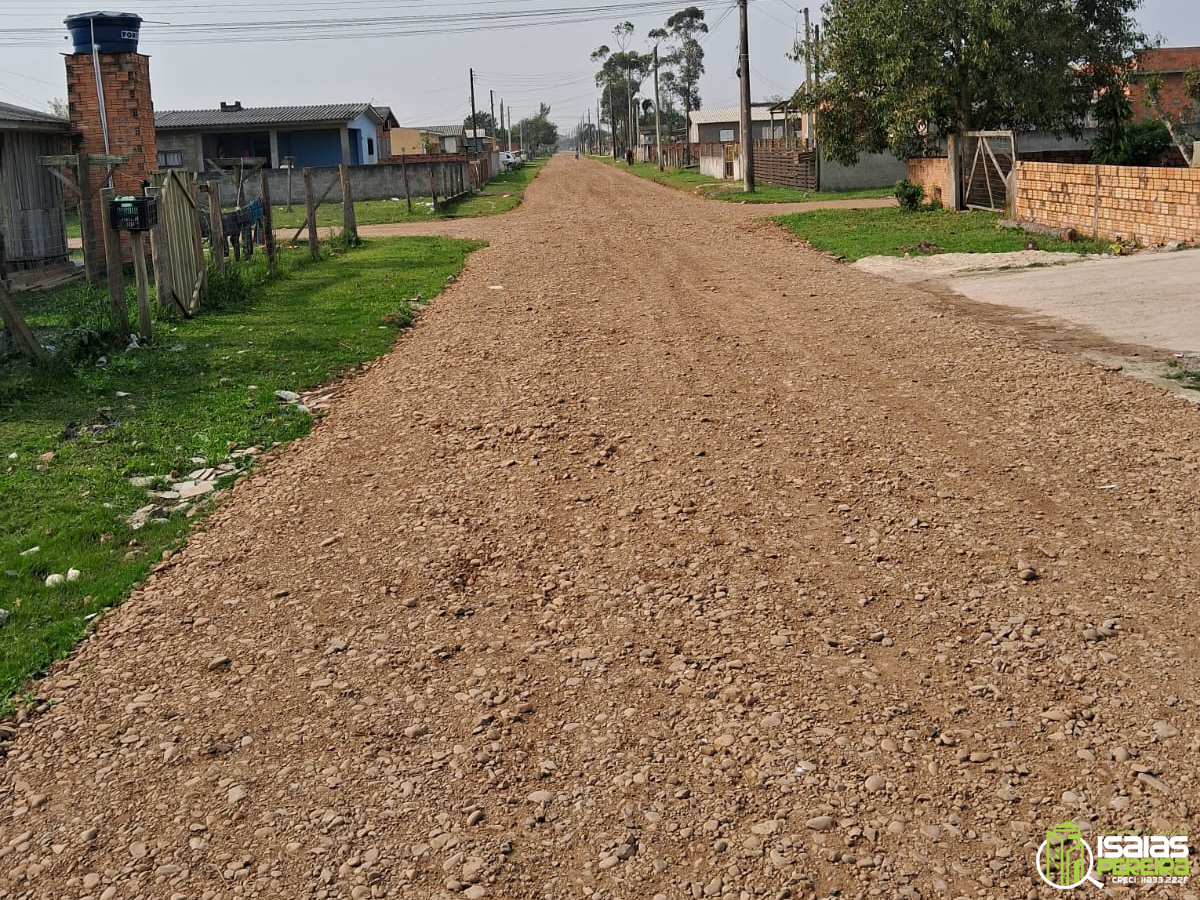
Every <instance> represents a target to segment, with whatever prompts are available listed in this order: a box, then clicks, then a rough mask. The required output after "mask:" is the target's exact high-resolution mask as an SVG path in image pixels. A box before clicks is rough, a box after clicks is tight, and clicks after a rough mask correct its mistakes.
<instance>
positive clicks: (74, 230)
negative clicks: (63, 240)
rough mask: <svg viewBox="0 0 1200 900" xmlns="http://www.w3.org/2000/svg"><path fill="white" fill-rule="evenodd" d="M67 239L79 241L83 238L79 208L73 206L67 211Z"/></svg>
mask: <svg viewBox="0 0 1200 900" xmlns="http://www.w3.org/2000/svg"><path fill="white" fill-rule="evenodd" d="M66 218H67V237H68V238H74V239H75V240H79V239H81V238H82V237H83V226H82V225H80V224H79V207H78V206H72V207H70V208H69V209H67V211H66Z"/></svg>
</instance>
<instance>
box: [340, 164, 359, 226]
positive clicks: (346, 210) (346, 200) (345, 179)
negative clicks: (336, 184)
mask: <svg viewBox="0 0 1200 900" xmlns="http://www.w3.org/2000/svg"><path fill="white" fill-rule="evenodd" d="M338 175H339V176H340V177H341V179H342V237H343V238H345V236H346V235H349V236H350V238H349V239H350V241H351V242H352V243H354V244H357V243H358V220H357V219H356V218H355V216H354V195H353V193H352V192H351V190H350V167H349V166H348V165H346V164H345V163H342V164H341V165H340V166H338Z"/></svg>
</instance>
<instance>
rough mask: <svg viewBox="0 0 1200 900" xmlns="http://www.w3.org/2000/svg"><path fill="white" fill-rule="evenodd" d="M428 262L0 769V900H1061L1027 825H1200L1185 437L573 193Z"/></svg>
mask: <svg viewBox="0 0 1200 900" xmlns="http://www.w3.org/2000/svg"><path fill="white" fill-rule="evenodd" d="M449 224H451V225H453V226H454V228H455V229H458V228H459V227H460V226H461V228H462V230H461V231H457V230H456V231H455V232H454V233H456V234H460V235H463V236H479V237H486V238H487V239H488V240H489V241H490V244H489V246H488V247H487V248H486V249H483V250H481V251H479V252H478V253H477V254H475V255H474V256H473V257H472V258H471V259H470V261H469V262H468V264H467V267H466V269H465V270H464V273H463V275H462V277H461V278H460V279H459V280H458V281H457V283H456V284H454V285H453V286H452V288H451V289H450V290H449V291H448V292H447V293H445V294H444V295H443V296H441V297H439V298H438V299H437V301H436V302H435V303H433V304H432V305H431V306H430V307H429V309H428V310H427V311H426V312H425V314H424V315H423V316H422V318H421V320H420V321H419V322H418V324H417V325H416V326H415V327H414V328H413V329H411V330H410V331H409V332H408V333H406V334H405V335H404V336H402V337H401V339H400V340H399V342H398V343H397V346H396V349H395V351H394V352H393V353H391V354H390V355H389V356H387V357H386V358H384V359H382V360H380V361H379V362H378V363H376V364H374V365H373V366H372V367H370V369H369V370H368V371H367V372H366V373H365V374H363V375H362V376H361V377H359V378H358V379H357V380H356V381H355V382H354V383H353V385H352V387H351V388H349V389H348V390H346V391H345V393H344V394H343V396H342V399H341V401H340V402H339V404H338V405H336V406H335V407H334V408H333V409H332V411H331V413H330V414H329V416H328V417H327V418H326V419H325V420H324V421H323V422H322V423H321V424H320V425H319V427H318V428H317V429H316V430H315V432H314V434H313V435H312V436H311V437H310V438H308V439H306V440H304V441H302V442H299V443H297V444H296V445H294V446H291V447H289V448H286V449H284V450H283V451H281V452H279V453H277V454H274V455H273V457H272V458H271V459H270V460H268V461H267V463H266V464H265V465H264V466H263V467H262V469H261V470H259V471H258V472H257V473H256V474H255V475H254V476H253V477H251V478H250V479H248V480H247V481H245V482H243V483H241V484H239V485H238V486H237V487H236V488H235V489H234V491H233V492H232V496H231V497H230V499H229V501H228V502H227V503H225V504H224V505H223V506H222V507H221V509H220V510H219V511H218V512H217V513H216V514H215V515H214V516H213V517H212V518H211V519H210V520H209V521H208V523H207V525H206V527H205V529H204V531H203V532H201V533H199V534H197V535H195V536H194V538H193V539H192V540H191V541H190V543H189V545H188V547H187V548H186V549H185V550H184V551H182V552H181V553H180V554H179V555H178V556H177V557H176V558H175V559H174V560H172V561H171V563H170V564H169V565H168V566H167V567H165V568H164V569H163V570H162V571H160V572H158V573H157V574H156V575H154V576H153V577H152V578H151V579H150V580H149V581H148V583H147V584H146V585H145V586H144V587H143V588H142V589H140V590H138V591H137V592H136V593H135V595H134V597H133V598H132V599H131V600H130V602H128V603H127V604H126V605H125V606H123V607H122V608H121V609H119V610H117V611H115V612H114V613H113V614H112V615H110V616H109V617H108V618H107V619H106V620H105V621H104V622H103V623H102V624H101V626H100V627H99V628H98V630H97V633H96V635H95V636H94V637H93V638H92V639H90V640H89V641H87V642H86V643H85V644H84V645H83V646H82V647H81V648H80V650H79V652H78V654H77V655H76V656H75V657H74V658H73V659H72V660H70V661H69V662H66V663H63V664H61V665H59V666H57V667H55V669H54V671H53V672H52V673H51V674H50V675H49V676H48V677H47V678H46V679H45V681H44V682H43V683H42V684H41V685H40V687H39V693H40V695H41V696H42V697H44V698H47V699H53V700H54V701H55V702H54V703H53V704H52V705H51V706H50V708H49V709H48V710H46V711H45V712H43V713H41V714H40V715H37V716H35V717H32V718H30V719H28V720H27V721H25V722H24V723H23V724H22V725H21V727H20V730H19V733H18V734H17V736H16V737H15V738H14V739H13V740H11V741H8V742H6V743H4V744H0V747H2V748H3V751H4V752H6V754H7V755H6V758H5V759H4V760H3V764H2V767H0V897H2V898H18V897H20V898H33V897H37V898H55V900H58V898H64V897H70V898H83V897H89V898H104V900H109V898H135V897H137V898H142V897H163V898H166V897H178V898H204V900H216V898H233V897H262V898H300V897H313V898H335V897H336V898H343V897H348V898H356V900H357V898H363V897H392V898H442V897H457V896H466V897H468V898H471V900H478V898H496V900H507V898H513V900H516V898H578V897H590V898H613V900H616V898H639V900H640V898H646V900H649V898H657V897H663V898H685V897H692V898H705V897H739V898H741V897H754V898H758V897H766V898H776V897H779V898H782V897H791V898H807V897H827V896H831V895H833V894H834V892H838V894H837V895H838V896H840V897H842V898H847V897H864V898H865V897H868V896H871V897H942V896H944V897H968V896H969V897H986V898H992V897H994V898H1015V897H1026V896H1029V897H1036V896H1052V895H1054V896H1059V895H1058V894H1056V893H1055V892H1054V891H1052V890H1051V889H1050V888H1048V887H1045V886H1043V885H1042V884H1041V882H1040V881H1039V880H1038V876H1037V874H1036V872H1035V870H1034V868H1033V863H1032V860H1033V857H1034V853H1035V851H1036V848H1037V846H1038V844H1039V843H1040V842H1041V841H1042V840H1043V838H1044V836H1045V831H1046V829H1047V828H1048V827H1050V826H1053V825H1056V824H1058V823H1060V822H1063V821H1067V820H1075V821H1077V822H1081V823H1083V824H1084V825H1085V827H1086V828H1087V829H1088V830H1089V833H1092V832H1094V831H1095V830H1097V829H1101V830H1110V829H1111V830H1116V829H1121V830H1143V829H1145V830H1167V831H1175V830H1181V831H1186V830H1188V828H1189V825H1194V824H1196V818H1197V807H1196V799H1195V798H1196V785H1197V779H1198V777H1200V744H1198V742H1197V740H1198V739H1197V735H1198V734H1200V729H1198V726H1200V709H1198V707H1197V699H1198V697H1200V688H1198V685H1197V661H1198V648H1197V626H1196V619H1197V600H1196V597H1197V587H1198V579H1197V565H1198V563H1200V544H1198V542H1197V541H1196V533H1197V528H1198V527H1200V521H1198V519H1200V514H1198V510H1200V451H1198V448H1200V443H1198V440H1197V438H1198V434H1200V427H1198V426H1200V419H1198V418H1197V415H1198V412H1197V410H1196V409H1194V408H1192V407H1191V406H1188V405H1187V404H1185V403H1182V402H1179V401H1175V400H1172V399H1170V398H1169V397H1167V396H1164V395H1163V394H1161V393H1160V392H1159V391H1157V390H1155V389H1153V388H1151V387H1149V386H1146V385H1142V384H1139V383H1136V382H1133V381H1130V380H1127V379H1124V378H1122V377H1120V376H1118V375H1113V374H1111V373H1108V372H1106V371H1104V370H1103V369H1102V368H1100V367H1098V366H1094V365H1092V364H1090V363H1088V362H1086V361H1083V360H1080V359H1078V358H1076V357H1073V356H1069V355H1063V354H1057V353H1054V352H1052V351H1050V350H1048V349H1044V348H1042V347H1039V346H1038V345H1036V343H1031V342H1029V341H1028V340H1024V339H1022V338H1021V337H1020V336H1019V335H1018V334H1016V333H1015V332H1013V331H1012V330H1010V329H1007V328H1005V327H1003V326H1001V325H996V324H989V323H986V322H981V321H976V320H974V319H971V318H969V317H966V316H962V315H957V314H955V313H953V312H947V311H946V309H945V307H944V306H943V305H941V304H939V303H937V302H934V300H933V299H932V298H931V297H930V296H929V295H927V294H924V293H921V292H920V291H918V290H916V289H914V288H909V287H904V286H896V285H893V284H890V283H888V282H884V281H882V280H880V279H877V278H875V277H873V276H870V275H867V274H864V273H861V272H857V271H855V270H853V269H851V268H849V267H846V266H839V265H836V264H834V263H831V262H829V261H827V260H825V259H823V258H822V257H820V256H819V255H818V254H815V253H812V252H810V251H808V250H806V249H804V248H803V247H801V246H799V245H798V244H797V243H796V242H795V241H792V240H789V239H788V238H787V237H786V236H785V235H784V234H783V233H782V232H780V231H779V230H778V229H776V228H774V227H773V226H769V225H764V224H753V223H750V222H749V221H748V218H747V216H746V215H745V214H744V210H743V209H741V208H727V207H725V206H724V205H721V204H714V203H709V202H705V201H702V200H699V199H696V198H692V197H689V196H687V195H685V194H682V193H680V192H677V191H673V190H671V189H668V188H663V187H660V186H656V185H653V184H648V183H646V182H644V181H639V180H636V179H634V178H632V177H630V176H628V175H627V174H623V173H621V172H619V171H614V170H612V169H610V168H609V167H607V166H604V165H601V164H596V163H588V162H586V161H575V160H572V159H569V158H562V157H560V158H555V159H554V160H552V161H551V162H550V163H549V165H548V166H547V167H546V170H545V171H544V172H543V173H542V175H541V176H540V177H539V178H538V180H537V181H536V182H534V184H533V185H532V186H531V187H530V188H529V191H528V194H527V198H526V202H525V203H524V204H523V205H522V206H521V207H520V208H519V209H518V210H517V211H516V212H514V213H513V214H511V215H510V216H506V217H503V218H500V219H491V220H478V221H476V222H472V223H470V225H468V224H467V223H449ZM474 229H479V230H478V231H475V230H474ZM493 285H501V286H503V290H491V289H490V287H491V286H493ZM1191 830H1192V831H1193V832H1195V831H1196V830H1197V829H1195V828H1192V829H1191ZM1193 842H1194V839H1193ZM1089 890H1090V888H1089ZM1188 891H1190V893H1188ZM1195 894H1196V889H1195V888H1183V887H1178V886H1164V887H1162V888H1160V889H1159V890H1158V891H1157V892H1156V893H1155V896H1160V897H1186V896H1195ZM1105 896H1122V892H1121V890H1120V889H1119V888H1115V887H1110V888H1109V889H1108V890H1106V892H1105Z"/></svg>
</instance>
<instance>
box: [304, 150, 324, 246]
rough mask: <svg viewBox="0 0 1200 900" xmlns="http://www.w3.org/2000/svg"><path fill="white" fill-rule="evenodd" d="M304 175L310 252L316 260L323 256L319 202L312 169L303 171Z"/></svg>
mask: <svg viewBox="0 0 1200 900" xmlns="http://www.w3.org/2000/svg"><path fill="white" fill-rule="evenodd" d="M301 175H303V176H304V206H305V208H306V209H307V210H308V253H309V256H311V257H312V258H313V260H314V261H316V260H318V259H320V258H321V244H320V242H319V241H318V240H317V203H316V197H314V196H313V183H312V169H304V170H302V171H301Z"/></svg>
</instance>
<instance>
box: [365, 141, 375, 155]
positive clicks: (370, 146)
mask: <svg viewBox="0 0 1200 900" xmlns="http://www.w3.org/2000/svg"><path fill="white" fill-rule="evenodd" d="M374 155H375V138H367V156H374Z"/></svg>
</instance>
